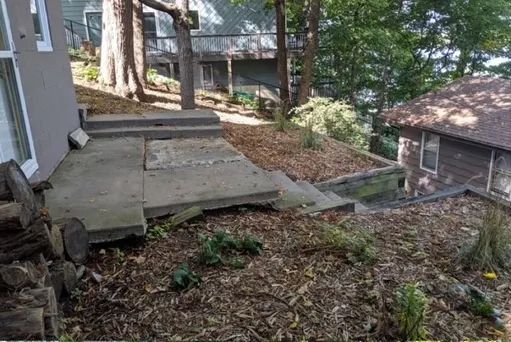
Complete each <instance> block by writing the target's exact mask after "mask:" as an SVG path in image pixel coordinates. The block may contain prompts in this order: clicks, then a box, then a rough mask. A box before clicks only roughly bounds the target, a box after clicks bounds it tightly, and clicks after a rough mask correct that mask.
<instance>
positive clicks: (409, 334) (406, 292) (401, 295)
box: [396, 284, 428, 341]
mask: <svg viewBox="0 0 511 342" xmlns="http://www.w3.org/2000/svg"><path fill="white" fill-rule="evenodd" d="M427 308H428V300H427V298H426V295H425V294H424V293H423V292H422V291H421V290H420V289H419V287H418V285H417V284H407V285H405V286H404V287H402V288H400V289H399V290H398V291H397V317H396V318H397V324H398V328H399V334H400V335H401V337H402V338H403V339H405V340H407V341H416V340H420V339H424V338H425V336H426V329H425V328H424V320H425V318H426V311H427Z"/></svg>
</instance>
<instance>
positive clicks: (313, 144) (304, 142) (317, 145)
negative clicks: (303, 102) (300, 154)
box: [300, 121, 323, 150]
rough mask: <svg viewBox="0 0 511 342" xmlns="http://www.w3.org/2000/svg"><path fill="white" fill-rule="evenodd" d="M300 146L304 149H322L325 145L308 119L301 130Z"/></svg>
mask: <svg viewBox="0 0 511 342" xmlns="http://www.w3.org/2000/svg"><path fill="white" fill-rule="evenodd" d="M300 146H301V147H302V148H304V149H309V148H310V149H313V150H320V149H321V148H322V146H323V140H322V138H321V136H320V135H319V134H318V133H316V132H314V129H313V126H312V124H311V121H308V122H307V123H306V125H305V127H304V128H302V130H301V135H300Z"/></svg>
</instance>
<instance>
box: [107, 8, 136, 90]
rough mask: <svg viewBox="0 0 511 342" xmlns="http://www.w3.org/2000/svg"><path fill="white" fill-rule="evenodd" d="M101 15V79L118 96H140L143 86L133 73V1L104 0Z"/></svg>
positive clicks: (134, 71) (134, 70) (134, 72)
mask: <svg viewBox="0 0 511 342" xmlns="http://www.w3.org/2000/svg"><path fill="white" fill-rule="evenodd" d="M102 17H103V35H102V42H101V43H102V45H101V50H102V51H101V57H102V63H101V64H103V63H104V64H103V65H102V66H101V69H100V72H101V81H102V82H103V83H104V84H105V85H108V86H113V87H114V89H115V93H116V94H118V95H120V96H123V97H127V98H135V99H137V100H142V99H143V97H144V89H143V88H142V84H141V83H140V80H139V79H138V75H137V73H136V69H135V54H134V50H133V2H132V1H125V0H105V1H103V14H102ZM103 44H104V45H103Z"/></svg>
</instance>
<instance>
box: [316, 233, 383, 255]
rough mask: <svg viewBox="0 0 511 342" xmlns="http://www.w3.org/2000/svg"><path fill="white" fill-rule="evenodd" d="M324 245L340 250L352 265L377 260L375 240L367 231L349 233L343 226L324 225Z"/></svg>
mask: <svg viewBox="0 0 511 342" xmlns="http://www.w3.org/2000/svg"><path fill="white" fill-rule="evenodd" d="M322 241H323V244H325V245H326V246H328V247H330V248H334V249H336V250H340V251H342V252H344V253H345V254H346V257H347V258H348V260H349V261H350V262H352V263H358V262H362V263H370V262H372V261H373V260H374V259H375V258H376V250H375V248H374V239H373V237H372V235H370V234H369V233H368V232H367V231H365V230H354V231H347V230H346V229H345V227H342V226H332V225H324V226H323V234H322Z"/></svg>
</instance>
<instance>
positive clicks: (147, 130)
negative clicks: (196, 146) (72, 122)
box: [87, 125, 222, 139]
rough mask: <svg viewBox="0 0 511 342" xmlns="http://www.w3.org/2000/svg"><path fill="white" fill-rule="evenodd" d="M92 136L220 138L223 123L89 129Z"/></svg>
mask: <svg viewBox="0 0 511 342" xmlns="http://www.w3.org/2000/svg"><path fill="white" fill-rule="evenodd" d="M87 134H88V135H89V136H90V137H92V138H113V137H144V138H148V139H177V138H218V137H221V136H222V126H221V125H209V126H152V127H123V128H106V129H91V130H87Z"/></svg>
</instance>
